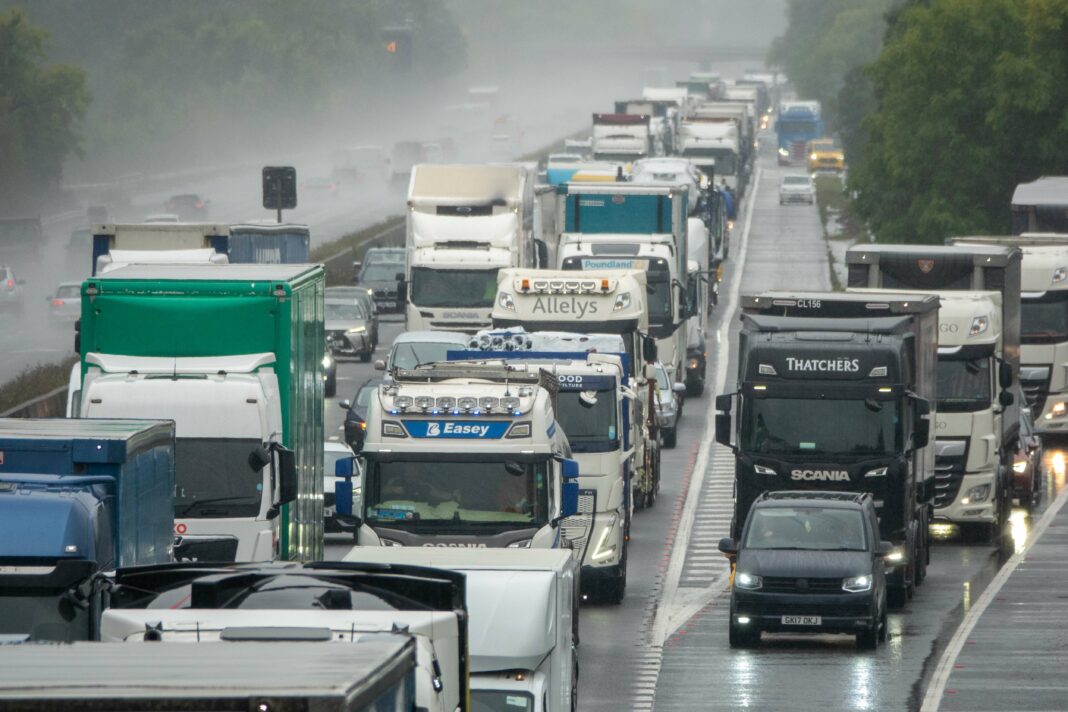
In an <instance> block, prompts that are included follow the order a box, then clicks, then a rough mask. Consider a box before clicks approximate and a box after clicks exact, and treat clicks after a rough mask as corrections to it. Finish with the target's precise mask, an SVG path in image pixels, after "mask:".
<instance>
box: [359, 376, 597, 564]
mask: <svg viewBox="0 0 1068 712" xmlns="http://www.w3.org/2000/svg"><path fill="white" fill-rule="evenodd" d="M558 391H559V386H558V382H557V379H556V378H555V377H553V376H552V375H551V374H549V373H546V372H544V371H540V372H538V373H535V374H531V373H528V372H527V371H526V370H525V369H523V370H520V369H517V368H514V367H511V366H504V367H497V366H494V365H479V364H470V363H465V364H453V363H447V362H441V363H433V364H426V365H422V366H419V367H416V368H414V369H412V370H403V369H395V370H394V372H393V374H392V377H391V379H390V382H389V383H387V384H383V385H382V387H381V388H379V389H378V390H377V391H376V392H375V393H374V394H373V395H372V396H371V402H370V404H369V405H368V408H367V431H366V436H365V440H364V445H363V451H362V455H363V457H364V458H365V462H366V465H365V467H364V474H363V497H362V502H361V508H360V511H358V512H356V513H351V512H349V511H346V507H344V506H343V505H342V501H345V502H348V501H351V500H350V499H349V498H346V497H345V496H344V495H343V493H339V496H338V502H339V503H338V515H339V516H354V517H355V521H354V522H353V525H354V530H355V531H356V535H355V536H356V542H357V543H358V544H361V545H365V546H460V547H475V548H487V547H519V548H555V547H561V546H567V545H568V544H567V543H566V542H565V540H564V538H563V536H562V531H561V529H560V522H561V520H563V519H566V518H567V517H570V516H572V515H574V514H575V512H576V508H577V506H578V501H577V500H578V483H577V482H576V480H575V478H576V477H577V476H578V474H579V470H578V465H577V463H576V462H575V461H574V460H572V459H571V448H570V446H569V444H568V441H567V436H566V435H564V432H563V428H561V427H560V425H559V424H558V422H557V418H556V400H557V394H558Z"/></svg>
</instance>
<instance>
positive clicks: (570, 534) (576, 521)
mask: <svg viewBox="0 0 1068 712" xmlns="http://www.w3.org/2000/svg"><path fill="white" fill-rule="evenodd" d="M596 511H597V490H593V489H588V490H579V498H578V514H576V515H575V516H573V517H568V518H567V519H565V520H563V521H562V522H561V523H560V534H561V536H562V537H563V538H564V539H567V540H568V541H569V542H571V546H572V551H573V556H574V557H575V561H578V562H579V563H582V558H583V557H584V556H585V555H586V544H587V543H589V539H590V530H591V529H592V528H593V513H594V512H596Z"/></svg>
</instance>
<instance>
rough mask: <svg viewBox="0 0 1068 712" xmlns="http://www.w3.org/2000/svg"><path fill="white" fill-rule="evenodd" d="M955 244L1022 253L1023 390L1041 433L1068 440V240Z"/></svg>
mask: <svg viewBox="0 0 1068 712" xmlns="http://www.w3.org/2000/svg"><path fill="white" fill-rule="evenodd" d="M951 242H952V244H955V245H1007V246H1010V247H1018V248H1020V249H1021V251H1022V252H1023V259H1022V261H1021V263H1020V388H1021V389H1022V390H1023V393H1024V396H1025V397H1026V399H1027V406H1028V407H1030V408H1031V414H1032V415H1033V416H1034V421H1035V428H1036V430H1037V431H1038V432H1039V433H1042V434H1043V435H1047V436H1057V435H1063V434H1068V234H1052V233H1045V234H1038V233H1030V234H1029V233H1025V234H1023V235H1019V236H1015V235H1013V236H993V237H991V236H982V237H955V238H951ZM1020 405H1021V406H1022V405H1023V404H1022V403H1021V404H1020Z"/></svg>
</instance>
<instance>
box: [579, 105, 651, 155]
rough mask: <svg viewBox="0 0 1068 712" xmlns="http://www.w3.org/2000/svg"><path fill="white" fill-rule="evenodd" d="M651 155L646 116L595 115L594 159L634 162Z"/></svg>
mask: <svg viewBox="0 0 1068 712" xmlns="http://www.w3.org/2000/svg"><path fill="white" fill-rule="evenodd" d="M652 155H653V133H652V129H651V127H650V117H649V116H648V115H647V114H637V115H635V114H594V115H593V160H595V161H618V162H621V163H633V162H634V161H637V160H638V159H640V158H648V157H650V156H652Z"/></svg>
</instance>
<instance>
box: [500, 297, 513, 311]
mask: <svg viewBox="0 0 1068 712" xmlns="http://www.w3.org/2000/svg"><path fill="white" fill-rule="evenodd" d="M497 306H499V307H500V308H501V309H507V310H508V311H513V312H514V311H515V300H514V299H512V295H511V294H509V293H508V292H501V293H500V294H498V295H497Z"/></svg>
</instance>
